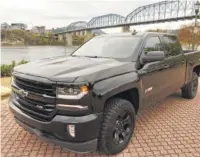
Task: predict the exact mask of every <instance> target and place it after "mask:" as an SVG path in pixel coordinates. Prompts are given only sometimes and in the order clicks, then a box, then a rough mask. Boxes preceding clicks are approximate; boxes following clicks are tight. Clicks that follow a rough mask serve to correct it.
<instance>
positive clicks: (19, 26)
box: [11, 23, 27, 30]
mask: <svg viewBox="0 0 200 157" xmlns="http://www.w3.org/2000/svg"><path fill="white" fill-rule="evenodd" d="M11 29H20V30H26V29H27V25H26V24H24V23H11Z"/></svg>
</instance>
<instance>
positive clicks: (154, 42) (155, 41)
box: [144, 37, 161, 53]
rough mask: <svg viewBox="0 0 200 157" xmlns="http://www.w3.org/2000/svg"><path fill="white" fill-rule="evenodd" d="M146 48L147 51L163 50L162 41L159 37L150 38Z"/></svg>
mask: <svg viewBox="0 0 200 157" xmlns="http://www.w3.org/2000/svg"><path fill="white" fill-rule="evenodd" d="M144 50H145V52H146V53H147V52H149V51H161V42H160V39H159V37H150V38H148V39H147V41H146V44H145V47H144Z"/></svg>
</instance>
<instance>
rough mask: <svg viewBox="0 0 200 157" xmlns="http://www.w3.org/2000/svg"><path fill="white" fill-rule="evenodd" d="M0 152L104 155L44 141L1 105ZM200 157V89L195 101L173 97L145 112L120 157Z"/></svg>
mask: <svg viewBox="0 0 200 157" xmlns="http://www.w3.org/2000/svg"><path fill="white" fill-rule="evenodd" d="M1 122H2V123H1V131H2V134H1V135H2V141H1V144H2V145H1V152H2V154H1V155H2V156H5V157H8V156H10V157H11V156H13V157H21V156H24V157H25V156H26V157H28V156H30V157H36V156H37V157H83V156H87V157H92V156H93V157H103V156H105V155H100V154H98V153H92V154H84V155H83V154H75V153H72V152H69V151H65V150H64V149H62V148H60V147H59V146H56V145H54V144H51V143H47V142H46V141H43V140H41V139H40V138H38V137H36V136H35V135H31V134H30V133H28V132H26V131H24V130H23V129H22V128H21V127H20V126H18V125H17V124H16V123H15V121H14V120H13V117H12V115H11V113H10V111H9V109H8V106H7V100H4V101H3V102H2V104H1ZM178 156H179V157H200V88H199V91H198V96H197V97H196V98H195V99H193V100H186V99H183V98H181V97H180V93H176V94H174V95H173V96H170V97H169V98H167V99H166V100H164V101H163V102H161V103H160V104H157V105H154V106H151V107H149V108H148V109H146V110H144V111H142V112H141V113H140V115H139V116H138V118H137V122H136V130H135V134H134V135H133V137H132V140H131V142H130V144H129V145H128V147H127V149H126V150H124V151H123V152H122V153H120V154H118V155H117V157H178Z"/></svg>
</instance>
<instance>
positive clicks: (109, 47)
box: [73, 36, 140, 58]
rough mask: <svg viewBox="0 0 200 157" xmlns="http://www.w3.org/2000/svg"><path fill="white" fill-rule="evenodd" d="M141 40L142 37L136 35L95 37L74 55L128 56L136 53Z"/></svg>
mask: <svg viewBox="0 0 200 157" xmlns="http://www.w3.org/2000/svg"><path fill="white" fill-rule="evenodd" d="M139 41H140V37H136V36H101V37H95V38H93V39H91V40H90V41H88V42H87V43H85V44H84V45H83V46H81V47H80V48H79V49H78V50H76V51H75V53H73V55H75V56H87V57H94V56H96V57H106V58H107V57H108V58H128V57H130V56H131V55H132V54H133V53H134V51H135V49H136V47H137V45H138V43H139Z"/></svg>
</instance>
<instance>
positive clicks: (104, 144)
mask: <svg viewBox="0 0 200 157" xmlns="http://www.w3.org/2000/svg"><path fill="white" fill-rule="evenodd" d="M134 128H135V109H134V107H133V104H131V103H130V102H129V101H127V100H124V99H120V98H115V99H112V100H110V101H108V102H107V104H106V109H105V111H104V121H103V124H102V128H101V133H100V138H99V150H100V151H101V152H103V153H105V154H117V153H119V152H121V151H122V150H123V149H124V148H125V147H126V146H127V145H128V143H129V141H130V139H131V136H132V133H133V130H134Z"/></svg>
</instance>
